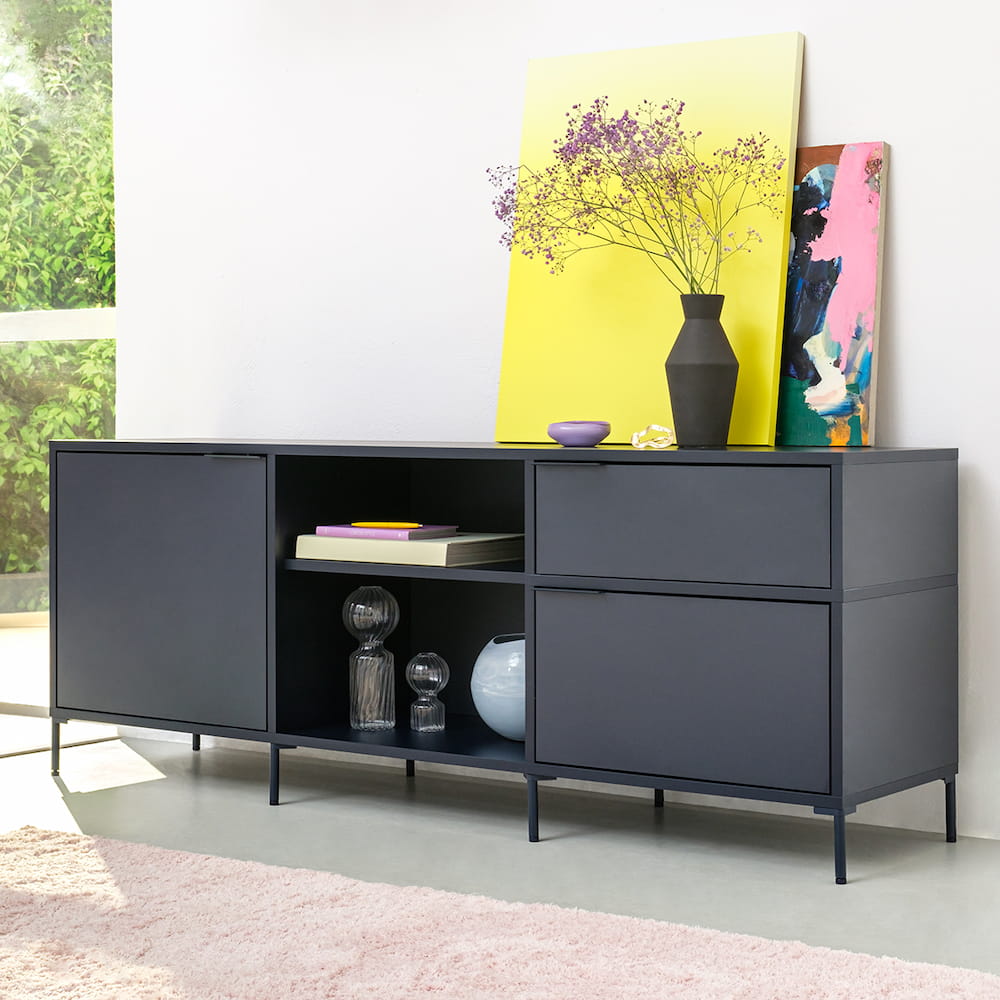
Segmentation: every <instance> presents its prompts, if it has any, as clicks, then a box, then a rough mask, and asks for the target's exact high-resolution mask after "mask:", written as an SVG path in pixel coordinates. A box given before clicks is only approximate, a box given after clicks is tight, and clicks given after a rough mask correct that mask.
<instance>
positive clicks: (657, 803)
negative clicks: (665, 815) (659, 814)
mask: <svg viewBox="0 0 1000 1000" xmlns="http://www.w3.org/2000/svg"><path fill="white" fill-rule="evenodd" d="M653 805H654V807H655V808H657V809H662V808H663V789H662V788H654V789H653Z"/></svg>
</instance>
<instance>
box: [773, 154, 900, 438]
mask: <svg viewBox="0 0 1000 1000" xmlns="http://www.w3.org/2000/svg"><path fill="white" fill-rule="evenodd" d="M886 154H887V147H886V144H885V143H884V142H857V143H849V144H845V145H839V146H812V147H808V148H805V149H800V150H799V151H798V155H797V157H796V166H795V194H794V198H793V204H792V246H791V252H790V254H789V264H788V291H787V295H786V299H785V303H786V304H785V327H784V336H783V342H782V352H781V378H780V383H779V388H778V424H777V431H776V435H775V442H776V443H777V444H779V445H813V446H815V445H819V446H825V445H831V446H840V445H870V444H873V443H874V437H875V362H876V357H877V355H876V336H877V329H878V311H879V286H880V270H881V264H882V250H881V244H882V230H883V213H882V204H881V203H882V193H883V191H884V185H885V169H886Z"/></svg>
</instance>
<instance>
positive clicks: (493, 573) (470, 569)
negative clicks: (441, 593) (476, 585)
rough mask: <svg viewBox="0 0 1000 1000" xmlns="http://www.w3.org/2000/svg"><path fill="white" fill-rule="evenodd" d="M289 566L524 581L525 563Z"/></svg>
mask: <svg viewBox="0 0 1000 1000" xmlns="http://www.w3.org/2000/svg"><path fill="white" fill-rule="evenodd" d="M282 566H283V567H284V568H285V569H286V570H292V571H294V572H304V573H339V574H342V575H350V576H387V577H404V578H411V579H418V580H473V581H476V580H479V581H488V582H491V583H524V563H523V562H522V561H518V562H503V563H480V564H478V565H475V566H408V565H407V566H404V565H400V564H396V563H367V562H337V561H334V560H332V559H286V560H285V561H284V562H283V563H282Z"/></svg>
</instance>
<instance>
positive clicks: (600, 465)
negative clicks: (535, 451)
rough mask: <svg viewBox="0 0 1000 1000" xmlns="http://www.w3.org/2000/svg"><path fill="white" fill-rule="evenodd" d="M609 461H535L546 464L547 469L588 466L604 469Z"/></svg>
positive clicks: (540, 464)
mask: <svg viewBox="0 0 1000 1000" xmlns="http://www.w3.org/2000/svg"><path fill="white" fill-rule="evenodd" d="M607 464H608V463H607V462H578V461H576V460H571V461H567V462H535V465H536V466H544V467H545V468H546V469H567V468H568V469H580V468H583V467H584V466H586V467H587V468H591V469H603V468H604V467H605V466H606V465H607Z"/></svg>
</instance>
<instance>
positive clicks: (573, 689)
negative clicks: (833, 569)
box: [535, 590, 830, 792]
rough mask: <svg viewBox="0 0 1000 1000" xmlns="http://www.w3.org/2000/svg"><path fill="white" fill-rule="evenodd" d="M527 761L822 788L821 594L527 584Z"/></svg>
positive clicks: (826, 676)
mask: <svg viewBox="0 0 1000 1000" xmlns="http://www.w3.org/2000/svg"><path fill="white" fill-rule="evenodd" d="M535 734H536V735H535V754H536V759H537V760H538V761H539V762H542V763H547V764H561V765H567V766H577V767H586V768H595V769H599V770H605V771H625V772H637V773H640V774H652V775H666V776H670V777H675V778H689V779H693V780H700V781H724V782H730V783H733V784H746V785H759V786H763V787H766V788H784V789H795V790H800V791H811V792H827V791H829V788H830V611H829V606H828V605H825V604H805V603H797V602H792V601H787V602H785V601H749V600H731V599H725V598H721V599H720V598H707V597H679V596H653V595H647V594H618V593H608V592H601V593H598V592H596V591H595V592H590V591H576V592H574V591H557V590H537V591H536V592H535Z"/></svg>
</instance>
